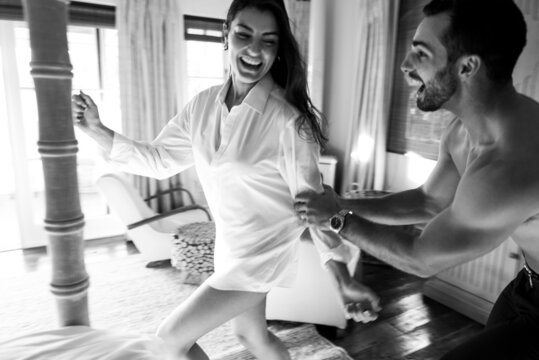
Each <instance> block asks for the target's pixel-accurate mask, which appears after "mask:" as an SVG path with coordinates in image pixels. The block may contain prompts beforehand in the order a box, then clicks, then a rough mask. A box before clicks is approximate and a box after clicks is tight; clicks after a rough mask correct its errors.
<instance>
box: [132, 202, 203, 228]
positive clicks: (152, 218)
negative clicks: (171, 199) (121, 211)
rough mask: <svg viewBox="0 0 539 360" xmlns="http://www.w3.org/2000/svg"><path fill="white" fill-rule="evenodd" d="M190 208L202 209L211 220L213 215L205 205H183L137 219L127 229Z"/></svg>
mask: <svg viewBox="0 0 539 360" xmlns="http://www.w3.org/2000/svg"><path fill="white" fill-rule="evenodd" d="M189 210H202V211H204V212H205V213H206V215H207V216H208V221H211V215H210V213H209V212H208V210H207V209H206V208H204V207H202V206H200V205H187V206H183V207H180V208H176V209H172V210H170V211H167V212H165V213H162V214H157V215H155V216H152V217H149V218H146V219H142V220H139V221H136V222H134V223H132V224H129V225H127V230H132V229H134V228H137V227H139V226H142V225H146V224H149V223H151V222H154V221H157V220H161V219H165V218H167V217H169V216H172V215H176V214H180V213H182V212H185V211H189Z"/></svg>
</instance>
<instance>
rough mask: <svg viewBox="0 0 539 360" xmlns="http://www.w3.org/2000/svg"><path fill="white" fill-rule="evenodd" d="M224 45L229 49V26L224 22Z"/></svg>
mask: <svg viewBox="0 0 539 360" xmlns="http://www.w3.org/2000/svg"><path fill="white" fill-rule="evenodd" d="M223 46H224V48H225V50H228V26H227V25H226V23H223Z"/></svg>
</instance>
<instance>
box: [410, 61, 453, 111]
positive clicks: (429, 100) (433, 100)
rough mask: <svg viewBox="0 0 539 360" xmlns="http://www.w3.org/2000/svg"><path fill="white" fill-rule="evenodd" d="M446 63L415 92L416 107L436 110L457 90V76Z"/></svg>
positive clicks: (424, 109) (423, 109)
mask: <svg viewBox="0 0 539 360" xmlns="http://www.w3.org/2000/svg"><path fill="white" fill-rule="evenodd" d="M452 68H453V67H452V66H451V64H448V65H447V66H446V67H444V68H443V69H441V70H439V71H438V72H437V73H436V75H434V79H433V80H431V81H429V82H428V83H425V84H424V85H423V86H422V87H420V88H419V90H418V92H417V100H416V102H417V107H418V108H419V109H420V110H422V111H436V110H438V109H440V108H441V107H442V105H443V104H445V102H446V101H447V100H449V99H450V98H451V96H453V94H454V93H455V91H457V78H456V76H455V75H453V73H452Z"/></svg>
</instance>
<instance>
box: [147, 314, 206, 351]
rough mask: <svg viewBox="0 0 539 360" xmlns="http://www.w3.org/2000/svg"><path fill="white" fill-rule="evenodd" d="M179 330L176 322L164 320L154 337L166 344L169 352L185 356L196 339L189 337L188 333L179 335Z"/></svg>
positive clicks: (179, 326)
mask: <svg viewBox="0 0 539 360" xmlns="http://www.w3.org/2000/svg"><path fill="white" fill-rule="evenodd" d="M180 328H181V325H180V324H179V323H178V321H177V320H176V321H172V320H171V319H166V320H165V321H163V322H162V323H161V324H160V325H159V327H158V329H157V332H156V335H157V336H158V337H160V338H161V339H163V341H164V342H165V344H167V348H168V349H169V351H171V352H173V353H174V354H177V355H181V354H186V353H187V352H188V351H189V350H190V349H191V347H192V346H193V345H194V344H195V342H196V339H192V338H190V337H189V335H188V334H187V333H188V331H187V332H186V331H184V332H183V334H182V333H180Z"/></svg>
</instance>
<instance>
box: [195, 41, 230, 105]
mask: <svg viewBox="0 0 539 360" xmlns="http://www.w3.org/2000/svg"><path fill="white" fill-rule="evenodd" d="M224 74H225V64H224V53H223V44H220V43H214V42H204V41H193V40H190V41H187V76H188V77H189V82H188V96H189V98H192V97H193V96H195V95H196V94H197V93H199V92H200V91H202V90H204V89H207V88H208V87H210V86H213V85H217V84H222V83H223V79H224Z"/></svg>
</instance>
